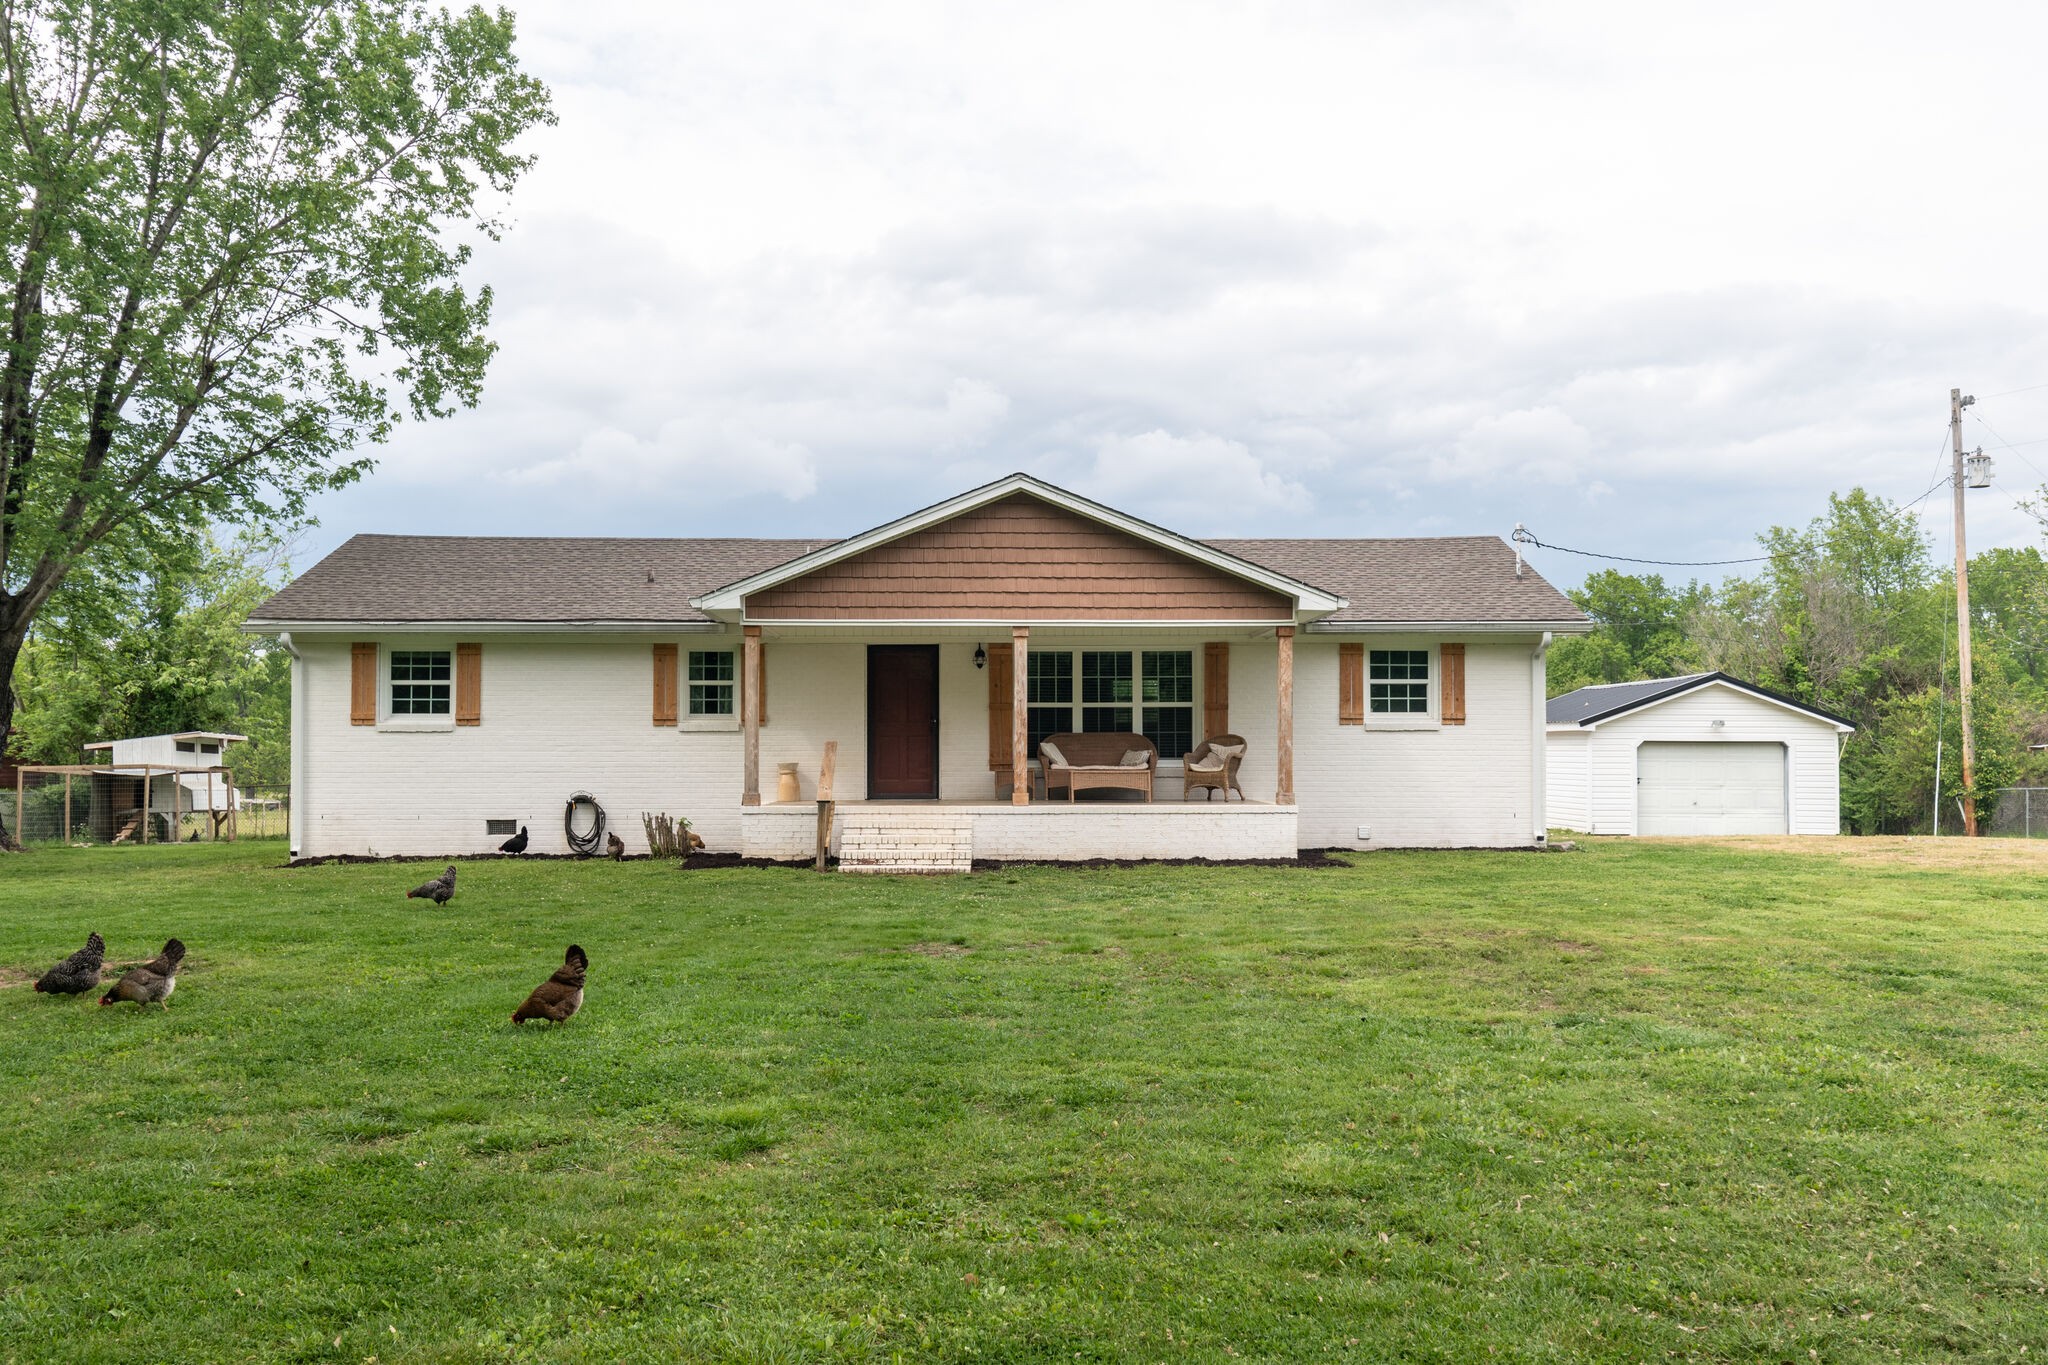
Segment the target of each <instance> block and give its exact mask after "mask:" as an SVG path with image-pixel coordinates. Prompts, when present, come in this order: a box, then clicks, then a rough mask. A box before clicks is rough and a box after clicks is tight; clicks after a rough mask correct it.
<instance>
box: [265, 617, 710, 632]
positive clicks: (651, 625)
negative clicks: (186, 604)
mask: <svg viewBox="0 0 2048 1365" xmlns="http://www.w3.org/2000/svg"><path fill="white" fill-rule="evenodd" d="M723 628H724V627H723V626H722V624H721V623H719V622H717V621H605V620H587V621H474V620H471V621H456V620H443V621H373V620H351V621H306V620H294V621H287V620H279V619H262V618H258V617H251V618H249V619H248V620H246V621H244V622H242V625H241V629H242V630H243V632H244V633H246V634H249V635H285V634H299V633H302V632H303V633H305V634H309V635H319V634H339V633H342V632H344V631H358V630H359V631H376V632H379V633H381V634H386V635H446V634H450V633H452V632H456V631H460V632H463V633H465V634H472V635H554V634H564V635H592V634H612V635H618V634H624V635H676V634H701V633H703V632H706V631H716V630H721V629H723Z"/></svg>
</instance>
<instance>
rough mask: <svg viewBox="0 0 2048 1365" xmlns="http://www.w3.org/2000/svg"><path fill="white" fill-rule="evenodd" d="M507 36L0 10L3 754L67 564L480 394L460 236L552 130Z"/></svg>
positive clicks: (294, 515) (359, 467)
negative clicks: (27, 668)
mask: <svg viewBox="0 0 2048 1365" xmlns="http://www.w3.org/2000/svg"><path fill="white" fill-rule="evenodd" d="M512 39H513V25H512V19H511V16H510V15H509V14H508V13H506V12H505V11H502V10H500V11H496V12H489V11H486V10H483V9H480V8H471V9H466V10H463V11H460V12H457V13H451V12H448V11H445V10H440V9H434V8H430V7H429V6H428V5H426V4H423V3H419V0H188V2H187V3H164V0H0V67H4V70H0V76H4V79H5V91H4V99H0V180H4V182H5V183H6V185H7V186H8V187H9V192H8V193H7V194H6V195H5V196H4V199H0V268H4V272H5V274H4V279H0V288H4V289H5V290H6V296H5V299H4V300H0V307H4V309H5V318H4V320H0V327H4V336H0V346H4V350H0V749H4V748H6V744H7V735H8V728H9V727H11V725H12V723H13V718H14V712H15V705H14V686H15V675H16V667H17V664H18V661H19V659H20V656H21V653H22V650H23V648H24V647H25V645H26V642H27V640H28V638H29V634H30V630H31V627H32V626H33V625H34V623H35V621H36V619H37V617H38V615H39V614H40V613H41V612H42V611H43V610H44V609H45V608H46V607H47V606H48V605H49V603H50V602H51V600H52V599H53V596H54V595H55V594H56V593H57V592H58V591H59V590H60V589H61V588H62V587H63V586H64V585H65V583H66V582H67V580H69V579H71V578H72V577H73V576H74V575H75V574H78V573H80V572H83V571H87V570H92V571H96V572H98V573H99V574H101V575H102V576H103V577H108V578H118V577H120V576H122V575H124V574H125V575H129V576H131V577H135V576H138V575H139V576H140V577H142V578H146V577H147V576H148V573H149V572H150V569H149V566H151V565H153V564H156V563H158V562H159V561H161V560H162V559H163V558H164V557H165V556H167V555H173V554H175V553H178V548H177V547H178V546H179V545H180V544H191V543H194V542H195V541H196V539H197V538H198V537H199V535H200V534H201V531H202V528H205V527H208V526H212V525H219V524H235V523H253V524H258V525H270V526H276V525H279V524H285V523H290V522H292V521H295V520H297V519H300V518H302V517H303V515H304V513H305V510H306V506H307V500H308V499H309V498H310V497H311V496H312V495H314V494H316V493H318V492H320V491H322V490H325V489H331V488H335V487H338V486H340V485H343V484H346V483H348V482H350V481H352V480H354V479H356V478H358V477H359V476H360V475H361V474H362V473H363V471H364V470H366V469H367V468H368V467H369V466H370V463H371V461H370V459H369V457H368V456H367V455H366V454H365V453H364V448H365V447H366V446H368V445H372V444H374V443H376V442H378V441H381V440H383V439H384V438H385V437H386V435H387V434H388V433H389V431H390V429H391V427H392V424H393V423H394V422H396V421H398V420H400V417H401V415H403V414H409V415H411V416H413V417H415V418H426V417H429V416H435V415H442V414H445V413H447V412H448V411H450V410H451V409H452V408H453V406H454V405H456V404H468V403H473V402H474V401H475V400H476V397H477V394H478V391H479V386H480V385H481V383H482V380H483V374H484V367H485V364H486V362H487V361H488V359H489V358H490V355H491V351H492V346H491V343H490V342H489V341H488V340H487V339H486V337H485V334H484V328H485V324H486V322H487V321H488V318H489V315H490V302H491V296H490V291H489V290H488V289H472V288H470V287H469V286H468V285H466V284H465V283H464V282H463V279H462V273H463V269H464V266H465V264H466V262H467V261H468V259H469V251H470V248H469V246H468V245H467V244H466V243H464V242H461V241H459V240H457V238H458V237H459V236H460V230H463V229H469V230H481V231H483V232H485V233H493V232H495V231H496V228H497V223H498V218H497V215H498V214H499V213H500V212H501V211H502V205H503V203H504V200H505V196H506V195H508V194H509V193H510V191H511V189H512V188H513V185H514V183H515V182H516V181H517V179H518V178H519V176H520V175H521V173H522V172H523V171H525V169H526V168H527V166H528V164H529V158H528V157H527V156H526V155H524V154H522V153H521V152H519V151H518V150H516V146H517V143H518V140H519V138H520V137H521V135H522V134H524V133H525V132H526V131H527V130H529V129H531V128H533V127H534V126H535V125H536V124H540V123H545V122H549V121H551V119H552V115H551V114H550V112H549V109H548V101H547V92H546V90H545V89H544V88H543V87H542V86H541V85H540V84H539V82H537V81H535V80H534V79H532V78H531V77H530V76H527V75H525V74H523V73H522V72H521V71H520V70H519V67H518V65H517V63H516V61H515V60H514V57H513V51H512ZM138 581H139V579H138ZM80 610H81V611H82V610H84V608H81V609H80Z"/></svg>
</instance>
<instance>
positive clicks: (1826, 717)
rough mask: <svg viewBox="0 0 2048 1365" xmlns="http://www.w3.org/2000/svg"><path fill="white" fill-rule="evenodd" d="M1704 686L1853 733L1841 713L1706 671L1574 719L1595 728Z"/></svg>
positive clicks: (1847, 733)
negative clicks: (1664, 690) (1578, 719)
mask: <svg viewBox="0 0 2048 1365" xmlns="http://www.w3.org/2000/svg"><path fill="white" fill-rule="evenodd" d="M1706 687H1727V688H1731V689H1733V690H1734V691H1737V692H1740V693H1742V694H1743V695H1744V696H1748V697H1755V698H1756V699H1757V700H1758V701H1765V702H1769V703H1770V704H1771V705H1773V706H1781V707H1783V708H1785V709H1786V710H1788V711H1797V712H1798V713H1799V714H1801V715H1803V716H1809V717H1811V718H1812V719H1814V720H1818V721H1825V722H1826V723H1827V724H1829V725H1831V726H1833V727H1834V728H1835V731H1836V732H1837V733H1838V734H1845V735H1853V734H1855V733H1856V727H1855V725H1854V724H1852V723H1851V722H1849V721H1846V720H1843V719H1842V718H1841V717H1840V716H1836V715H1830V714H1829V713H1828V712H1826V711H1823V710H1821V709H1820V708H1818V707H1814V706H1808V705H1807V704H1806V703H1805V702H1803V701H1795V700H1793V699H1792V698H1791V697H1781V696H1779V695H1778V694H1777V693H1775V692H1768V691H1765V690H1764V689H1763V688H1761V687H1758V686H1756V685H1755V684H1753V683H1746V682H1744V681H1742V679H1740V678H1731V677H1729V676H1728V675H1727V674H1725V673H1709V674H1707V675H1706V676H1705V677H1703V678H1695V679H1693V680H1692V681H1690V682H1688V683H1686V684H1684V685H1683V686H1679V687H1674V688H1672V689H1671V690H1670V691H1668V692H1658V693H1655V694H1654V695H1652V696H1648V697H1642V698H1639V699H1637V700H1636V701H1632V702H1628V703H1625V704H1623V705H1621V706H1616V707H1612V708H1610V709H1609V710H1606V711H1598V712H1595V713H1594V714H1593V715H1590V716H1587V717H1585V718H1584V719H1583V720H1580V721H1578V722H1576V724H1577V725H1578V727H1579V728H1580V729H1582V730H1591V729H1595V728H1597V727H1598V726H1601V725H1605V724H1606V723H1607V722H1608V721H1611V720H1621V719H1623V718H1625V717H1627V716H1631V715H1634V714H1635V713H1636V712H1638V711H1642V710H1646V709H1648V708H1649V707H1652V706H1661V705H1663V704H1664V703H1665V702H1667V701H1676V700H1678V699H1679V698H1680V697H1685V696H1690V695H1691V694H1692V693H1694V692H1697V691H1699V690H1701V689H1702V688H1706ZM1567 723H1571V722H1567Z"/></svg>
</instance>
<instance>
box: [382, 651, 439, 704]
mask: <svg viewBox="0 0 2048 1365" xmlns="http://www.w3.org/2000/svg"><path fill="white" fill-rule="evenodd" d="M453 658H454V656H453V655H452V654H451V653H450V652H449V651H448V650H445V649H394V650H392V651H391V714H392V715H394V716H445V715H447V714H448V693H449V690H450V687H449V682H450V679H451V677H452V676H453V674H454V665H453V663H452V662H451V661H452V659H453Z"/></svg>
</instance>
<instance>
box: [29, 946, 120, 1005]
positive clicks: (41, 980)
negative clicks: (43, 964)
mask: <svg viewBox="0 0 2048 1365" xmlns="http://www.w3.org/2000/svg"><path fill="white" fill-rule="evenodd" d="M106 958H107V944H106V940H105V939H103V938H101V937H100V936H99V935H98V934H87V935H86V936H85V946H84V947H83V948H80V949H79V950H78V951H77V952H75V953H73V954H72V955H71V956H70V957H67V958H65V959H64V960H63V961H62V962H59V963H58V964H57V965H56V966H54V967H52V968H50V970H48V971H47V972H44V973H43V974H42V975H41V976H39V977H37V978H36V989H37V990H39V991H42V992H43V993H44V994H46V995H83V994H85V992H87V991H90V990H97V989H98V988H99V984H100V964H101V963H102V962H104V961H106Z"/></svg>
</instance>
